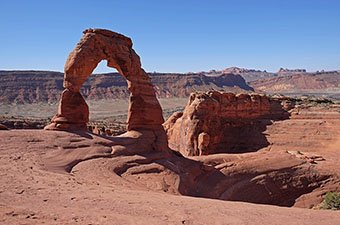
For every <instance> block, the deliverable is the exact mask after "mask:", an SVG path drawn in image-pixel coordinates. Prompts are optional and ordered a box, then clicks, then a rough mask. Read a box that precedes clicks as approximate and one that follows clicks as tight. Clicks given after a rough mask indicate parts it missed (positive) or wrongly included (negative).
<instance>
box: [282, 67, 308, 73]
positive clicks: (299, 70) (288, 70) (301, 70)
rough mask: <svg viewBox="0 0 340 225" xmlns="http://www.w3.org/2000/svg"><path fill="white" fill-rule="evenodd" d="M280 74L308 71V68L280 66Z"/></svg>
mask: <svg viewBox="0 0 340 225" xmlns="http://www.w3.org/2000/svg"><path fill="white" fill-rule="evenodd" d="M277 73H278V74H292V73H307V70H306V69H287V68H280V69H279V71H278V72H277Z"/></svg>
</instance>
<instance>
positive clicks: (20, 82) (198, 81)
mask: <svg viewBox="0 0 340 225" xmlns="http://www.w3.org/2000/svg"><path fill="white" fill-rule="evenodd" d="M149 76H150V77H151V80H152V83H153V84H154V85H155V89H156V92H157V95H158V97H165V98H170V97H187V96H189V95H190V93H191V92H193V91H208V90H224V91H233V92H244V91H252V90H253V88H251V87H250V86H248V84H247V83H246V81H245V80H244V78H242V77H241V76H240V75H238V74H230V73H228V74H227V73H221V74H219V75H216V76H207V75H205V74H203V73H190V74H174V73H150V74H149ZM62 90H63V73H60V72H52V71H0V102H1V103H19V104H20V103H38V102H49V103H52V102H56V101H58V99H59V96H60V94H61V92H62ZM81 92H82V94H83V95H84V97H85V98H86V99H91V100H99V99H112V98H127V97H128V96H129V92H128V90H127V84H126V81H125V79H124V78H123V77H122V76H120V75H119V74H118V73H107V74H94V75H92V76H90V77H89V79H88V80H87V82H86V83H85V84H84V86H83V88H82V90H81Z"/></svg>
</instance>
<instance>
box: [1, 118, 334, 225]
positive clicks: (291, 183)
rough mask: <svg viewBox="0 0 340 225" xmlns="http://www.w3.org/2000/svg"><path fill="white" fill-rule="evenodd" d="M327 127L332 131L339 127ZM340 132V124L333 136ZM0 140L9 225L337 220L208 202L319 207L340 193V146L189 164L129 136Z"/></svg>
mask: <svg viewBox="0 0 340 225" xmlns="http://www.w3.org/2000/svg"><path fill="white" fill-rule="evenodd" d="M325 120H326V124H328V126H332V125H333V124H332V123H330V120H328V119H325ZM287 121H289V120H284V121H279V124H275V123H276V122H275V123H274V124H273V125H271V126H272V129H268V131H271V132H273V133H274V134H278V133H279V132H282V131H283V130H281V128H282V127H288V128H289V125H291V124H289V123H288V124H284V123H285V122H287ZM333 122H334V121H333ZM335 125H339V122H337V124H334V127H333V131H334V130H336V127H335ZM305 127H306V126H305ZM290 129H293V128H290ZM307 129H308V128H307ZM285 131H290V130H287V128H285ZM323 132H325V133H323V135H320V134H319V138H321V139H322V138H325V137H328V140H327V141H328V142H329V143H333V144H335V143H334V139H336V138H335V137H332V136H330V135H329V133H327V130H323ZM135 135H138V134H135ZM150 135H151V136H150ZM274 136H275V135H274ZM150 137H152V134H149V135H146V136H145V138H146V140H149V139H150ZM296 138H299V137H296ZM0 139H1V143H0V172H1V180H0V199H1V202H0V223H2V224H8V225H11V224H43V223H46V224H75V223H80V224H306V225H307V224H308V225H311V224H320V223H322V224H329V225H334V224H338V223H339V222H340V217H339V212H335V211H324V210H310V209H300V208H286V207H277V206H269V205H260V204H249V203H242V202H229V201H220V200H213V199H207V198H216V199H218V198H219V199H224V200H237V201H248V202H255V203H265V204H276V205H285V206H291V205H295V206H300V207H312V206H314V205H317V204H318V203H319V202H320V201H321V195H322V194H324V193H325V192H327V191H329V190H333V191H334V190H336V188H339V180H336V177H339V171H340V168H339V164H338V161H337V159H336V158H334V157H335V156H336V154H337V153H338V152H337V151H336V148H334V145H333V147H332V146H330V147H329V148H328V147H325V148H322V149H318V150H316V149H314V150H313V151H303V152H301V154H300V153H297V154H295V153H294V152H287V151H283V149H282V146H281V144H282V143H283V142H282V141H283V140H281V141H278V143H277V145H275V144H273V146H272V148H271V149H270V150H268V149H267V150H263V151H259V152H255V153H247V154H242V155H235V154H231V155H228V154H220V155H209V156H198V157H194V158H192V159H186V158H183V157H180V156H177V155H176V154H170V155H169V154H163V153H160V152H155V151H149V152H148V153H145V152H146V151H144V150H141V148H149V147H148V146H147V145H144V146H141V144H140V143H141V142H140V141H138V140H139V139H133V138H127V137H124V136H121V137H107V136H97V135H94V134H91V133H86V132H78V133H70V132H64V131H55V132H49V131H44V130H10V131H0ZM150 142H152V140H150ZM144 143H145V141H144ZM302 144H303V143H301V145H302ZM115 146H116V147H117V146H125V147H126V148H129V149H130V150H131V152H134V153H135V154H132V155H119V154H117V153H116V152H115V151H112V150H113V148H112V147H115ZM275 146H276V147H275ZM280 146H281V148H280ZM290 146H291V145H288V146H287V147H290ZM124 152H126V151H124ZM139 152H142V153H139ZM316 155H318V156H319V157H322V158H323V159H324V160H318V159H317V158H316V157H315V156H316ZM313 160H314V161H315V163H312V161H313ZM318 186H319V187H318ZM338 191H339V190H338ZM304 193H305V194H304ZM181 195H188V196H193V197H185V196H181ZM194 197H205V198H194Z"/></svg>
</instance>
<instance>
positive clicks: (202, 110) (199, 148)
mask: <svg viewBox="0 0 340 225" xmlns="http://www.w3.org/2000/svg"><path fill="white" fill-rule="evenodd" d="M286 106H287V107H289V104H286ZM287 116H288V114H287V112H286V111H285V110H283V108H282V106H281V101H279V100H274V99H270V98H268V97H266V96H264V95H258V94H251V95H249V94H238V95H235V94H233V93H221V92H217V91H210V92H207V93H193V94H192V95H191V96H190V98H189V102H188V104H187V106H186V107H185V109H184V111H183V112H176V113H174V114H173V115H172V116H171V117H170V118H169V119H168V120H167V121H166V122H165V123H164V127H165V129H166V131H167V135H168V141H169V146H170V148H172V149H174V150H177V151H179V152H181V153H182V154H184V155H189V156H195V155H207V154H212V153H220V152H247V151H255V150H257V149H260V148H262V147H265V146H266V145H268V144H269V143H268V142H267V140H266V137H265V136H264V135H263V134H262V132H263V131H264V130H265V128H266V126H267V125H268V124H269V123H270V122H271V121H270V120H271V119H283V118H287Z"/></svg>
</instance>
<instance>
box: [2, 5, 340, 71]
mask: <svg viewBox="0 0 340 225" xmlns="http://www.w3.org/2000/svg"><path fill="white" fill-rule="evenodd" d="M90 27H92V28H106V29H110V30H113V31H117V32H120V33H122V34H124V35H126V36H129V37H131V38H132V40H133V42H134V49H135V50H136V51H137V53H138V54H139V55H140V56H141V60H142V64H143V67H144V69H145V70H147V71H160V72H189V71H202V70H206V71H207V70H210V69H223V68H226V67H230V66H239V67H245V68H255V69H262V70H264V69H266V70H268V71H277V70H278V69H279V68H280V67H288V68H306V69H307V70H310V71H315V70H321V69H325V70H333V69H340V1H338V0H318V1H317V0H248V1H247V0H230V1H228V0H224V1H222V0H206V1H204V0H196V1H194V0H187V1H186V0H172V1H170V0H169V1H161V0H157V1H151V0H149V1H148V0H145V1H142V0H140V1H132V0H130V1H123V0H119V1H115V0H111V1H109V0H108V1H100V0H96V1H95V0H92V1H87V0H81V1H80V0H79V1H78V0H68V1H66V0H56V1H47V0H44V1H38V0H36V1H35V0H31V1H18V0H8V1H5V0H1V4H0V28H1V32H0V51H1V53H0V70H4V69H37V70H38V69H39V70H56V71H63V67H64V63H65V60H66V58H67V56H68V54H69V52H70V51H71V50H72V49H73V48H74V46H75V44H76V43H77V42H78V40H79V39H80V37H81V35H82V31H83V30H84V29H86V28H90ZM108 71H112V70H111V69H107V68H106V67H105V66H103V65H102V64H101V65H100V67H99V68H98V69H97V70H96V72H108Z"/></svg>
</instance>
